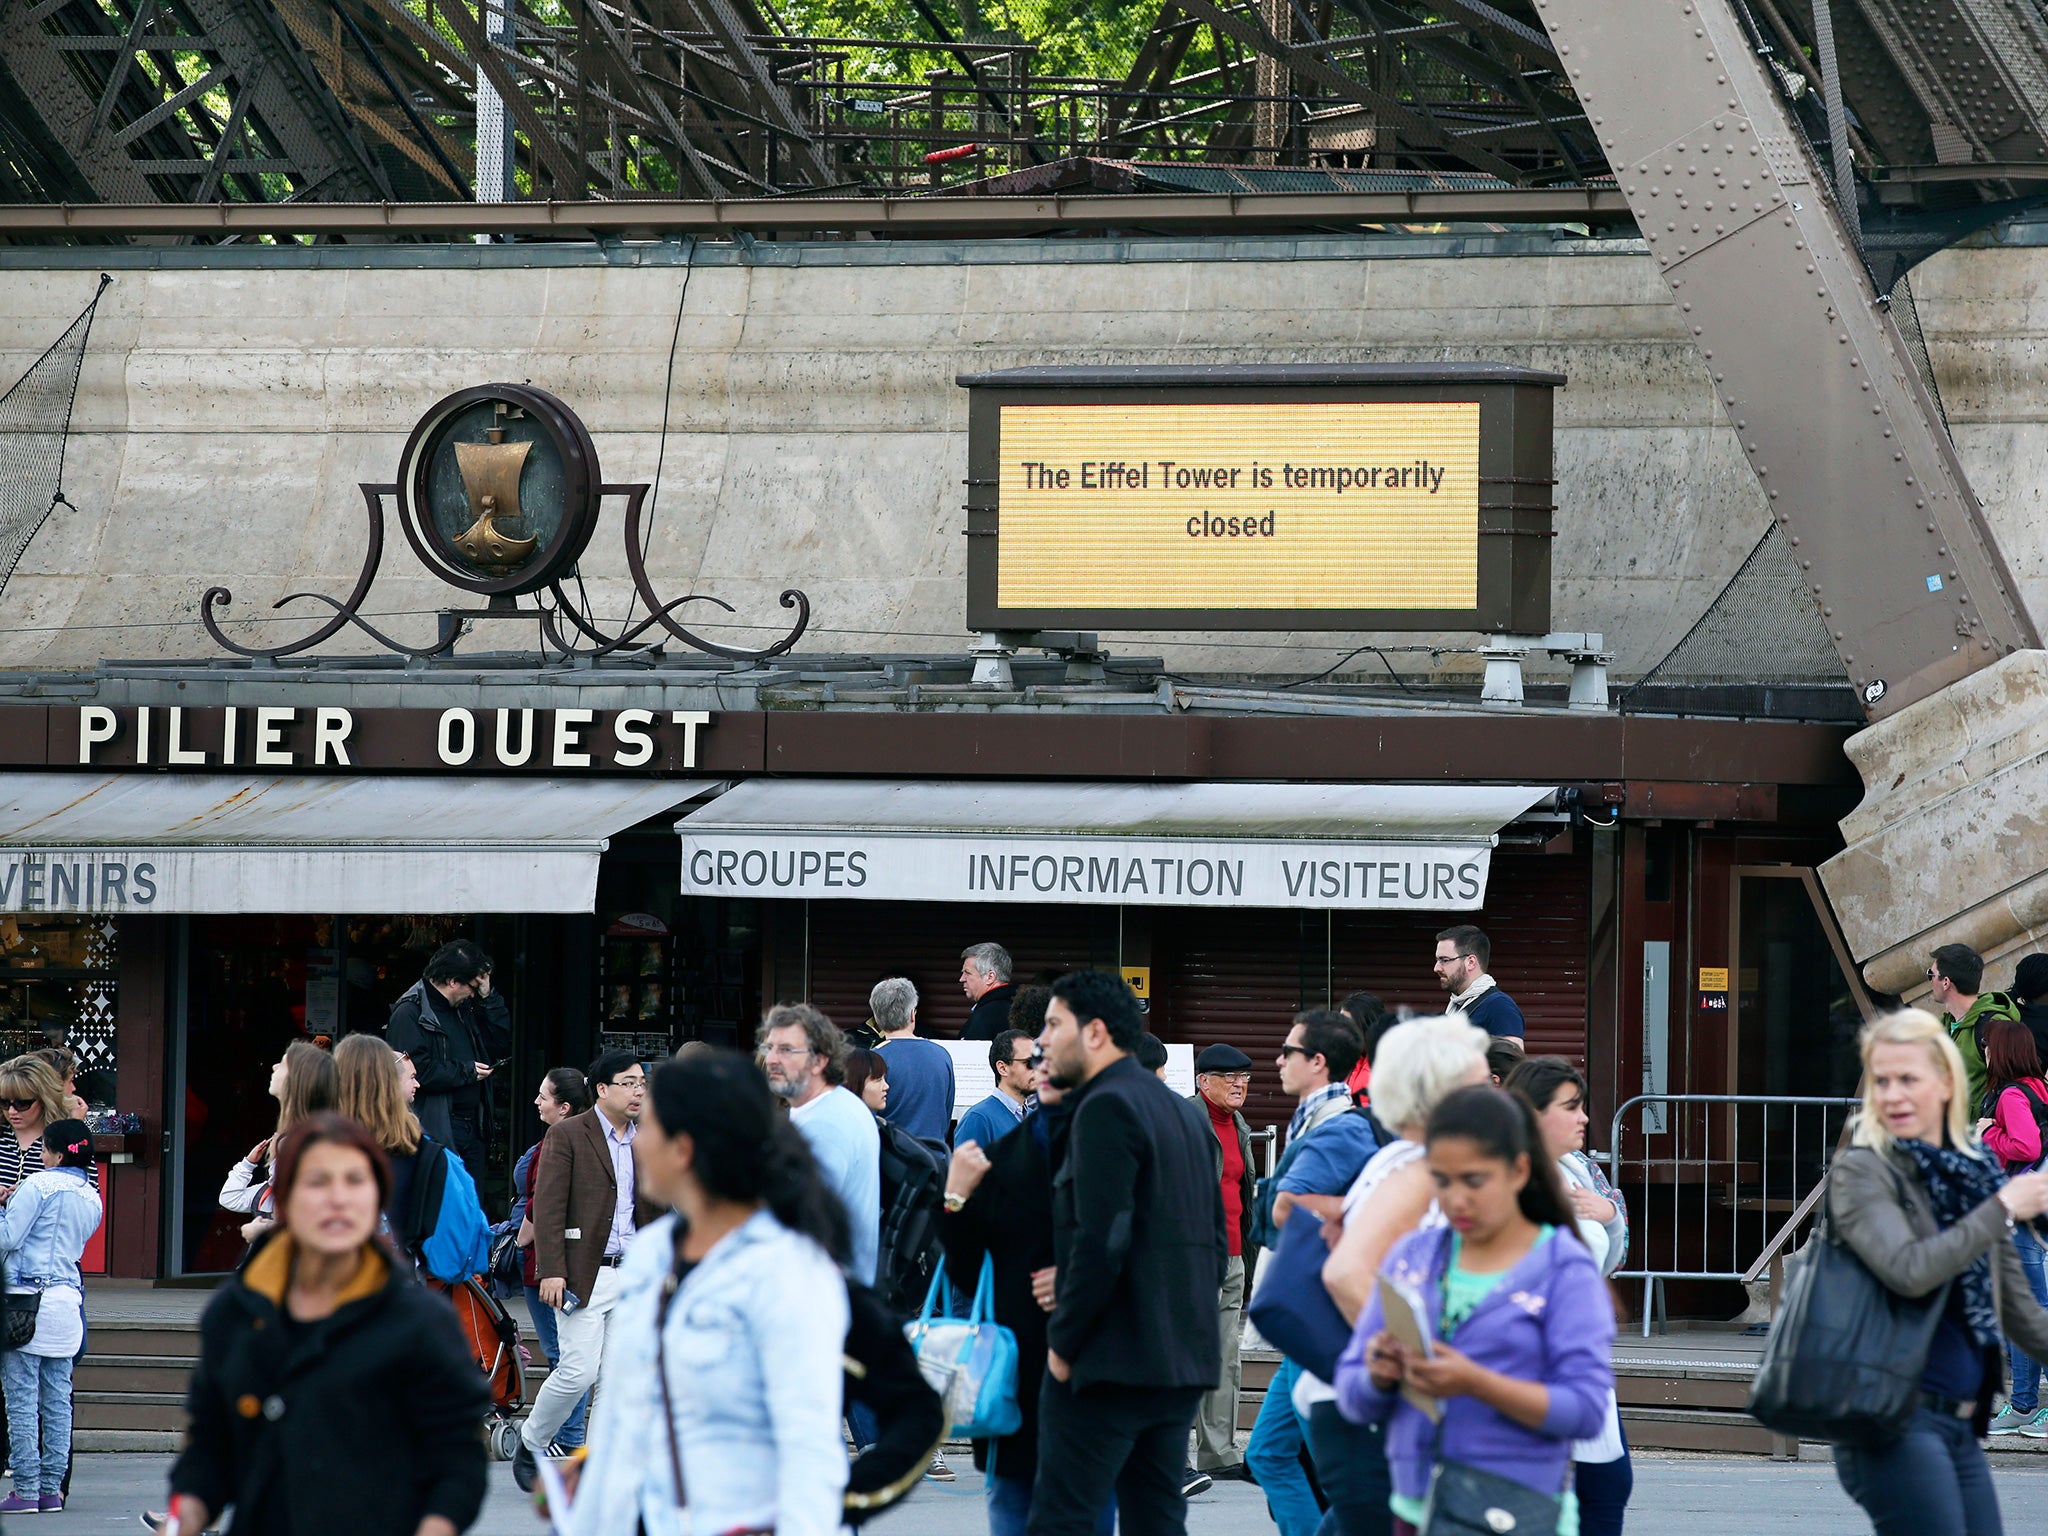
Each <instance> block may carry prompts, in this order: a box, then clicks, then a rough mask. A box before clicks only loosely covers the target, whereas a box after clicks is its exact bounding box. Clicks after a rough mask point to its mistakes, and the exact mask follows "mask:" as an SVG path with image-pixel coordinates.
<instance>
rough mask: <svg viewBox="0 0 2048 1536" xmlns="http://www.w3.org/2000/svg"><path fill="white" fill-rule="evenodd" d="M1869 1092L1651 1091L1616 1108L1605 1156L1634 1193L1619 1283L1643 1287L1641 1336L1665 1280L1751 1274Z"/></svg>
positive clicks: (1656, 1310) (1653, 1317) (1660, 1311)
mask: <svg viewBox="0 0 2048 1536" xmlns="http://www.w3.org/2000/svg"><path fill="white" fill-rule="evenodd" d="M1861 1102H1862V1101H1861V1100H1860V1099H1822V1098H1794V1097H1781V1096H1777V1095H1768V1094H1764V1095H1750V1094H1724V1093H1646V1094H1639V1095H1637V1096H1636V1097H1635V1098H1633V1099H1630V1100H1628V1101H1627V1102H1626V1103H1624V1104H1623V1105H1622V1106H1621V1107H1620V1108H1619V1109H1617V1110H1616V1111H1615V1112H1614V1122H1613V1125H1612V1128H1611V1136H1610V1140H1609V1141H1608V1145H1609V1146H1610V1147H1612V1148H1613V1149H1614V1150H1613V1152H1611V1153H1610V1154H1609V1155H1608V1156H1607V1157H1606V1158H1605V1159H1603V1161H1605V1162H1606V1163H1607V1164H1608V1169H1609V1175H1610V1177H1612V1178H1613V1180H1614V1182H1615V1184H1616V1185H1618V1186H1619V1187H1620V1188H1621V1191H1622V1193H1623V1194H1624V1195H1626V1196H1627V1198H1628V1203H1629V1250H1628V1258H1627V1260H1626V1262H1625V1265H1624V1267H1623V1268H1621V1269H1619V1270H1616V1271H1615V1274H1614V1278H1615V1279H1617V1280H1641V1281H1642V1282H1643V1335H1644V1337H1646V1338H1647V1337H1648V1336H1649V1333H1650V1329H1651V1325H1652V1322H1653V1321H1658V1322H1661V1321H1662V1320H1663V1319H1664V1293H1663V1284H1664V1282H1665V1281H1667V1280H1734V1281H1743V1280H1745V1279H1747V1278H1748V1277H1749V1275H1750V1273H1751V1272H1752V1270H1753V1269H1754V1267H1755V1266H1756V1262H1757V1260H1758V1258H1759V1257H1760V1256H1761V1255H1763V1254H1764V1252H1765V1249H1766V1247H1767V1245H1768V1244H1769V1243H1770V1242H1771V1240H1772V1237H1773V1235H1774V1234H1776V1233H1778V1232H1779V1231H1780V1229H1781V1228H1782V1227H1784V1225H1785V1224H1786V1221H1787V1219H1788V1218H1789V1217H1791V1216H1792V1214H1793V1213H1794V1212H1795V1211H1798V1210H1799V1209H1800V1206H1801V1202H1802V1201H1804V1200H1805V1199H1806V1198H1807V1197H1808V1196H1809V1195H1810V1194H1811V1193H1812V1192H1813V1190H1814V1189H1815V1188H1817V1187H1818V1186H1819V1184H1820V1182H1821V1180H1822V1179H1823V1178H1824V1177H1826V1174H1827V1170H1828V1165H1829V1164H1830V1162H1832V1161H1833V1159H1834V1156H1835V1153H1836V1152H1837V1150H1838V1149H1839V1148H1840V1147H1841V1146H1842V1145H1843V1144H1844V1141H1845V1139H1846V1138H1845V1135H1844V1132H1845V1129H1846V1127H1847V1124H1848V1120H1849V1116H1850V1115H1851V1114H1852V1113H1853V1112H1854V1111H1855V1110H1856V1108H1857V1107H1858V1106H1859V1105H1860V1104H1861Z"/></svg>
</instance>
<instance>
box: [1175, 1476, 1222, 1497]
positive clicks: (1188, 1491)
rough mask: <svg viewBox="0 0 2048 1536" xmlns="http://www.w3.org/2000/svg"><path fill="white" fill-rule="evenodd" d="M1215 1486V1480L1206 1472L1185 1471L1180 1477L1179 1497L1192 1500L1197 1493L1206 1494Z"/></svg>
mask: <svg viewBox="0 0 2048 1536" xmlns="http://www.w3.org/2000/svg"><path fill="white" fill-rule="evenodd" d="M1215 1486H1216V1479H1215V1478H1213V1477H1211V1476H1210V1475H1209V1474H1208V1473H1206V1472H1196V1471H1192V1470H1190V1471H1186V1472H1183V1473H1181V1475H1180V1496H1181V1497H1182V1498H1184V1499H1192V1498H1193V1497H1194V1496H1195V1495H1196V1494H1198V1493H1207V1492H1208V1491H1209V1490H1210V1489H1211V1488H1214V1487H1215Z"/></svg>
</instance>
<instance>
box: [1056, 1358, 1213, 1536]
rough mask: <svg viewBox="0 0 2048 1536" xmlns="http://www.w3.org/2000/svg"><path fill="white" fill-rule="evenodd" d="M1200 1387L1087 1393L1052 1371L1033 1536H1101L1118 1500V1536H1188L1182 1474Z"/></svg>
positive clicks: (1105, 1389)
mask: <svg viewBox="0 0 2048 1536" xmlns="http://www.w3.org/2000/svg"><path fill="white" fill-rule="evenodd" d="M1201 1401H1202V1389H1201V1388H1200V1387H1087V1388H1084V1389H1083V1390H1081V1391H1078V1392H1077V1391H1075V1390H1074V1388H1073V1387H1072V1386H1070V1385H1069V1384H1067V1383H1065V1382H1060V1381H1055V1380H1053V1378H1052V1375H1051V1373H1050V1372H1048V1373H1047V1374H1046V1377H1045V1385H1044V1387H1043V1389H1042V1390H1041V1391H1040V1393H1039V1398H1038V1405H1039V1406H1038V1475H1037V1477H1036V1478H1035V1479H1034V1481H1033V1483H1032V1487H1031V1521H1030V1524H1029V1525H1028V1526H1026V1528H1025V1529H1026V1532H1027V1536H1095V1529H1096V1523H1097V1521H1098V1520H1099V1518H1100V1517H1101V1514H1102V1510H1103V1507H1104V1506H1105V1505H1107V1504H1108V1503H1109V1497H1110V1495H1111V1494H1112V1493H1114V1494H1115V1495H1116V1504H1117V1525H1118V1528H1119V1532H1120V1536H1185V1533H1186V1531H1187V1525H1188V1506H1187V1500H1185V1499H1184V1498H1182V1497H1181V1492H1180V1489H1181V1469H1182V1467H1183V1466H1184V1465H1185V1464H1186V1462H1187V1459H1188V1432H1189V1431H1190V1430H1191V1429H1193V1428H1194V1423H1195V1410H1196V1409H1197V1408H1198V1407H1200V1406H1201Z"/></svg>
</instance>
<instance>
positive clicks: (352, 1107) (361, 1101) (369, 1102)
mask: <svg viewBox="0 0 2048 1536" xmlns="http://www.w3.org/2000/svg"><path fill="white" fill-rule="evenodd" d="M334 1070H335V1074H336V1077H337V1079H338V1085H339V1088H340V1092H339V1094H338V1095H337V1097H336V1102H335V1107H336V1108H337V1109H339V1110H340V1111H341V1112H342V1113H343V1114H344V1115H347V1116H348V1117H349V1118H350V1119H351V1120H353V1121H355V1122H356V1123H357V1124H358V1125H360V1126H361V1127H362V1128H363V1129H364V1130H366V1131H368V1132H369V1133H370V1139H371V1140H372V1141H374V1142H376V1143H377V1145H378V1146H379V1147H381V1148H382V1149H383V1151H384V1156H385V1157H386V1158H387V1159H389V1160H390V1163H391V1186H390V1188H389V1190H387V1191H386V1198H385V1201H384V1216H385V1225H386V1232H387V1235H389V1236H390V1237H391V1238H392V1241H393V1243H394V1244H395V1245H397V1246H398V1247H400V1248H401V1249H404V1248H405V1247H406V1244H405V1243H404V1242H403V1241H402V1234H403V1233H404V1232H405V1231H406V1227H407V1221H406V1219H405V1217H406V1213H408V1212H409V1211H410V1210H411V1208H412V1181H413V1174H414V1172H415V1170H416V1169H417V1168H418V1166H419V1159H420V1147H421V1143H422V1140H423V1138H422V1137H421V1135H420V1122H419V1120H418V1118H417V1117H416V1116H415V1115H414V1114H413V1112H412V1111H411V1110H410V1109H408V1108H407V1107H406V1102H405V1082H404V1079H403V1078H402V1077H401V1076H400V1074H399V1071H398V1053H397V1052H396V1051H394V1050H392V1049H391V1047H390V1046H389V1045H388V1044H386V1043H385V1042H384V1041H383V1040H382V1039H380V1038H379V1037H378V1036H376V1035H347V1036H344V1037H343V1038H342V1040H341V1043H340V1044H338V1045H336V1046H335V1048H334Z"/></svg>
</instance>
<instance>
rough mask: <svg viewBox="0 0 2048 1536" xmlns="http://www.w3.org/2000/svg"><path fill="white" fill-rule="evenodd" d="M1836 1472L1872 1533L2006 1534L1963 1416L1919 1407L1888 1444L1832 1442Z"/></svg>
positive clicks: (1988, 1469)
mask: <svg viewBox="0 0 2048 1536" xmlns="http://www.w3.org/2000/svg"><path fill="white" fill-rule="evenodd" d="M1835 1476H1836V1477H1837V1478H1839V1479H1841V1483H1842V1487H1843V1489H1844V1490H1845V1491H1846V1492H1847V1493H1848V1495H1849V1497H1850V1498H1852V1499H1854V1500H1855V1501H1856V1502H1857V1503H1858V1504H1861V1505H1862V1506H1863V1512H1864V1513H1865V1514H1867V1515H1869V1516H1870V1521H1871V1527H1872V1529H1873V1530H1874V1531H1875V1532H1876V1536H2005V1525H2004V1522H2003V1521H2002V1520H2001V1519H2000V1518H1999V1514H1998V1493H1997V1490H1996V1489H1994V1488H1993V1487H1992V1486H1991V1465H1990V1463H1989V1462H1987V1461H1985V1459H1984V1452H1983V1450H1982V1449H1981V1448H1980V1447H1979V1446H1978V1444H1977V1437H1976V1435H1975V1433H1973V1432H1972V1430H1971V1428H1970V1421H1969V1420H1968V1419H1959V1418H1956V1417H1955V1416H1954V1415H1953V1414H1947V1413H1936V1412H1935V1411H1934V1410H1933V1409H1931V1408H1922V1409H1920V1410H1919V1411H1918V1412H1916V1413H1915V1414H1914V1415H1913V1417H1912V1419H1911V1420H1910V1421H1909V1422H1908V1423H1907V1425H1906V1432H1905V1434H1903V1435H1901V1436H1900V1437H1899V1438H1898V1439H1897V1440H1895V1441H1894V1442H1892V1443H1891V1444H1890V1445H1881V1446H1876V1447H1873V1448H1872V1449H1870V1450H1858V1449H1857V1448H1856V1447H1855V1446H1852V1445H1838V1446H1836V1447H1835Z"/></svg>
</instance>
